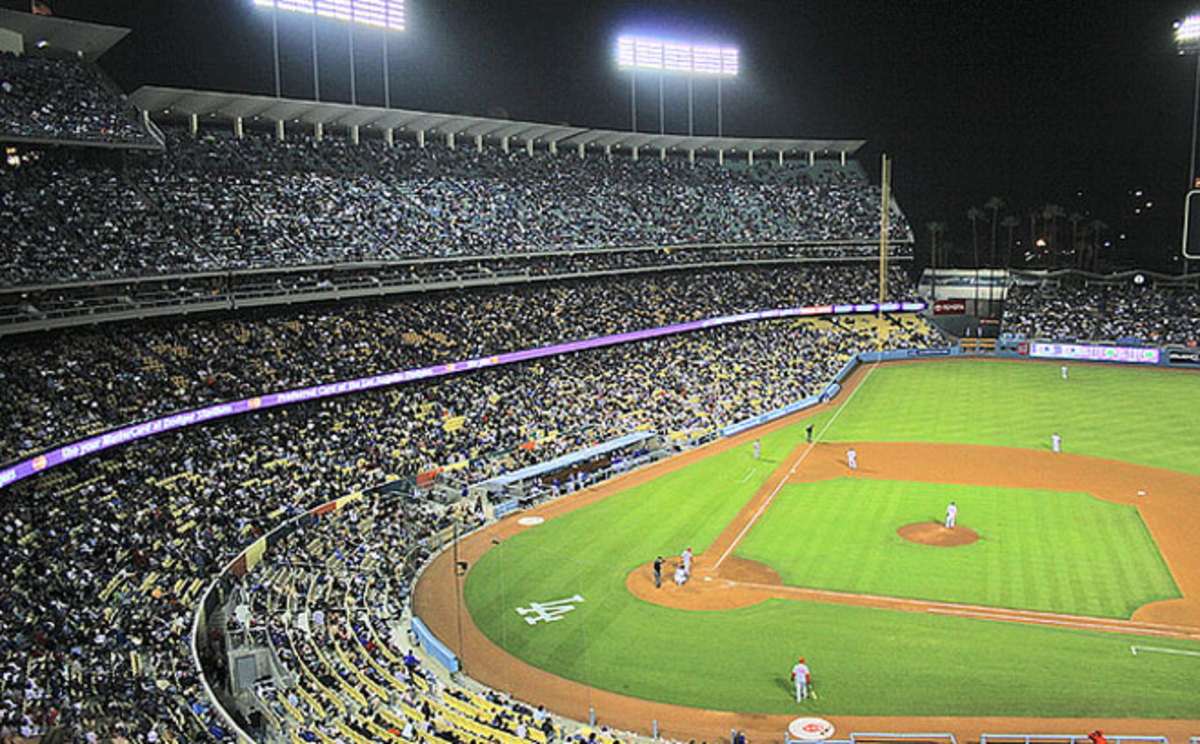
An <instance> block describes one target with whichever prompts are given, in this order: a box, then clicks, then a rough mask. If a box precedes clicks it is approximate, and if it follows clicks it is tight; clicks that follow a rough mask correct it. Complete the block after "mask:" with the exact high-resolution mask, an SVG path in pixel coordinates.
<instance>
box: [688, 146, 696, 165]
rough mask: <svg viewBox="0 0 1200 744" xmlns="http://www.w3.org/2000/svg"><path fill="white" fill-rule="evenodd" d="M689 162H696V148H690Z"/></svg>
mask: <svg viewBox="0 0 1200 744" xmlns="http://www.w3.org/2000/svg"><path fill="white" fill-rule="evenodd" d="M688 162H689V163H693V164H694V163H695V162H696V149H695V148H690V149H689V150H688Z"/></svg>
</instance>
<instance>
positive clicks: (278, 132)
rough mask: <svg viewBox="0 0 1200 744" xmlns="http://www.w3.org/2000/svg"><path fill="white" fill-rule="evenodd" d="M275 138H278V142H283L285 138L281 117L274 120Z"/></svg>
mask: <svg viewBox="0 0 1200 744" xmlns="http://www.w3.org/2000/svg"><path fill="white" fill-rule="evenodd" d="M275 139H277V140H279V141H280V142H283V141H284V140H285V139H287V134H286V133H285V132H284V131H283V119H279V120H277V121H276V122H275Z"/></svg>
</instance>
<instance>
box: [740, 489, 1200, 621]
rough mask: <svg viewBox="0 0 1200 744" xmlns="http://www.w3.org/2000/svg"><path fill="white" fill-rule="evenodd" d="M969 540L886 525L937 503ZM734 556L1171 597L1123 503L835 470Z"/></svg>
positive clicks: (901, 587) (914, 579)
mask: <svg viewBox="0 0 1200 744" xmlns="http://www.w3.org/2000/svg"><path fill="white" fill-rule="evenodd" d="M951 501H955V502H957V504H958V506H959V509H960V511H959V524H961V525H963V526H964V527H970V528H971V529H973V530H975V531H976V532H978V533H979V534H980V540H979V542H976V543H974V544H972V545H966V546H961V547H956V548H939V547H932V546H927V545H918V544H915V543H912V542H909V541H907V540H905V539H903V538H901V537H900V536H899V535H898V534H896V530H897V528H899V527H900V526H902V525H905V524H910V523H914V522H940V521H941V520H942V519H943V515H944V513H945V511H944V510H945V506H946V504H948V503H950V502H951ZM737 554H738V555H740V556H742V557H743V558H749V559H751V560H756V561H759V562H760V563H765V564H767V565H769V566H771V567H772V568H774V569H775V570H776V571H778V572H779V574H780V576H781V577H782V578H783V581H784V583H785V584H789V585H791V586H803V587H812V588H817V589H833V590H838V591H847V592H857V593H864V594H878V595H885V596H896V597H912V598H917V599H928V600H936V601H943V602H958V603H964V604H980V605H988V606H995V607H1013V608H1020V609H1029V610H1043V611H1049V612H1063V613H1068V614H1077V615H1092V616H1097V617H1119V618H1128V617H1130V616H1131V615H1132V614H1133V611H1134V610H1136V609H1137V608H1138V607H1140V606H1142V605H1143V604H1146V603H1147V602H1154V601H1157V600H1160V599H1171V598H1175V597H1178V596H1180V594H1179V589H1178V588H1177V587H1176V585H1175V582H1174V580H1173V579H1172V577H1171V574H1170V572H1169V571H1168V570H1167V567H1166V565H1165V563H1164V562H1163V560H1162V557H1161V555H1160V554H1159V552H1158V549H1157V548H1156V547H1155V545H1154V542H1153V540H1152V539H1151V537H1150V534H1149V532H1148V531H1147V529H1146V527H1145V524H1144V523H1143V522H1142V519H1141V517H1140V515H1139V514H1138V513H1137V510H1136V509H1135V508H1134V507H1132V506H1125V505H1120V504H1112V503H1109V502H1105V501H1101V500H1100V499H1096V498H1094V497H1092V496H1088V495H1086V494H1080V493H1057V492H1052V491H1028V490H1016V489H1002V488H984V487H974V486H958V485H949V484H931V483H906V482H897V481H880V480H866V479H849V478H840V479H836V480H831V481H824V482H819V483H803V484H791V485H788V486H787V487H786V488H784V489H783V490H782V491H781V492H780V494H779V496H778V497H776V499H775V501H774V503H773V504H772V505H771V507H770V508H769V509H768V510H767V512H766V513H765V514H764V515H763V518H762V519H761V520H759V522H758V523H757V524H756V525H755V527H754V529H752V530H751V531H750V533H749V534H748V535H747V536H746V538H745V540H743V542H742V543H741V545H740V546H739V548H738V551H737Z"/></svg>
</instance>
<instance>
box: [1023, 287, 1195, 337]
mask: <svg viewBox="0 0 1200 744" xmlns="http://www.w3.org/2000/svg"><path fill="white" fill-rule="evenodd" d="M1198 307H1200V292H1197V291H1196V290H1194V289H1187V288H1168V287H1149V286H1137V285H1127V284H1119V285H1118V284H1090V285H1087V286H1084V287H1078V288H1071V287H1065V286H1051V285H1046V286H1040V287H1015V288H1014V289H1013V290H1011V291H1010V292H1009V295H1008V298H1007V300H1006V301H1005V304H1004V324H1003V330H1004V332H1005V333H1010V334H1017V335H1022V336H1026V337H1028V338H1048V339H1086V340H1095V341H1114V340H1117V339H1138V340H1140V341H1143V342H1146V343H1150V344H1179V345H1187V346H1195V345H1196V343H1197V342H1198V341H1200V310H1197V308H1198Z"/></svg>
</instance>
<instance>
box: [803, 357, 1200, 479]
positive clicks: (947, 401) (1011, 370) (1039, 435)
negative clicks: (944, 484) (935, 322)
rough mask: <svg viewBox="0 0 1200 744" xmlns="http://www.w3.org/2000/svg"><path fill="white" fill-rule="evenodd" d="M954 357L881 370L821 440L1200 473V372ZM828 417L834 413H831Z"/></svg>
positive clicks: (871, 377) (884, 366)
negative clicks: (1056, 446)
mask: <svg viewBox="0 0 1200 744" xmlns="http://www.w3.org/2000/svg"><path fill="white" fill-rule="evenodd" d="M1059 367H1060V365H1058V364H1040V363H1033V362H1022V361H1009V362H1005V361H953V362H941V363H938V362H925V363H920V364H901V365H882V366H879V367H875V368H874V369H873V370H872V372H871V376H870V384H869V385H865V386H863V387H862V388H861V389H859V390H858V391H857V392H856V393H855V396H854V399H853V401H852V402H851V405H849V406H846V408H845V410H844V411H842V412H841V413H840V414H839V415H838V416H837V418H836V420H834V421H833V424H832V426H830V428H829V430H828V431H827V432H826V434H825V437H824V439H826V440H830V441H873V442H895V441H913V442H959V443H963V444H986V445H996V446H1004V447H1023V448H1028V449H1045V450H1048V449H1050V435H1051V434H1053V433H1055V432H1057V433H1058V434H1059V435H1061V436H1062V438H1063V451H1065V452H1073V453H1077V454H1084V455H1094V456H1096V457H1107V458H1111V459H1114V460H1125V461H1127V462H1136V463H1141V464H1144V465H1152V466H1155V467H1160V468H1165V469H1167V470H1178V471H1181V472H1185V473H1192V474H1195V475H1200V426H1197V425H1196V412H1197V411H1200V374H1197V373H1195V372H1184V371H1180V370H1166V369H1152V368H1132V367H1128V366H1119V365H1109V366H1101V365H1086V366H1085V365H1074V366H1071V368H1070V379H1068V380H1063V379H1062V377H1061V375H1060V372H1059ZM827 418H828V416H827Z"/></svg>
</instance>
